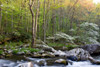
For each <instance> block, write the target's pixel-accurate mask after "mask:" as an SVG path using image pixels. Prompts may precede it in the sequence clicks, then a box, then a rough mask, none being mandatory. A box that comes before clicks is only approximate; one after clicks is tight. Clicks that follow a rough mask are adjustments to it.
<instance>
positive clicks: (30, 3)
mask: <svg viewBox="0 0 100 67" xmlns="http://www.w3.org/2000/svg"><path fill="white" fill-rule="evenodd" d="M33 5H34V0H32V1H31V0H29V8H30V12H31V15H32V45H31V47H32V48H34V46H35V33H36V32H35V22H34V12H33V9H32V7H33Z"/></svg>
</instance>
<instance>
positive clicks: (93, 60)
mask: <svg viewBox="0 0 100 67" xmlns="http://www.w3.org/2000/svg"><path fill="white" fill-rule="evenodd" d="M88 59H89V60H90V62H91V63H93V64H100V61H98V60H95V59H94V58H92V57H88Z"/></svg>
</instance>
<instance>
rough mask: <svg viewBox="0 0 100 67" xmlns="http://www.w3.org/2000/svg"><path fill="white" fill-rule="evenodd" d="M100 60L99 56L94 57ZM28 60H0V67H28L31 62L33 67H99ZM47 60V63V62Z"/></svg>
mask: <svg viewBox="0 0 100 67" xmlns="http://www.w3.org/2000/svg"><path fill="white" fill-rule="evenodd" d="M94 58H95V59H98V60H100V56H96V57H94ZM28 59H29V60H30V61H29V60H14V59H0V67H30V62H32V64H33V67H100V65H93V64H91V63H90V62H89V61H80V62H75V61H72V62H73V64H72V65H71V64H68V65H63V64H52V61H54V59H52V58H44V59H43V58H28ZM48 60H49V62H48Z"/></svg>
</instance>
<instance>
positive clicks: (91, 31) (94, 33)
mask: <svg viewBox="0 0 100 67" xmlns="http://www.w3.org/2000/svg"><path fill="white" fill-rule="evenodd" d="M80 30H81V31H82V32H80V35H79V40H81V41H83V42H84V43H85V44H89V43H92V44H99V42H98V41H97V40H98V37H99V32H98V31H99V27H98V25H97V24H95V23H88V22H85V23H82V24H81V25H80Z"/></svg>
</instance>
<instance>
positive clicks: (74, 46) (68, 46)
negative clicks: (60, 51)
mask: <svg viewBox="0 0 100 67" xmlns="http://www.w3.org/2000/svg"><path fill="white" fill-rule="evenodd" d="M66 47H67V48H68V50H70V49H73V48H76V47H79V45H75V44H74V45H73V44H68V45H66Z"/></svg>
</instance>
